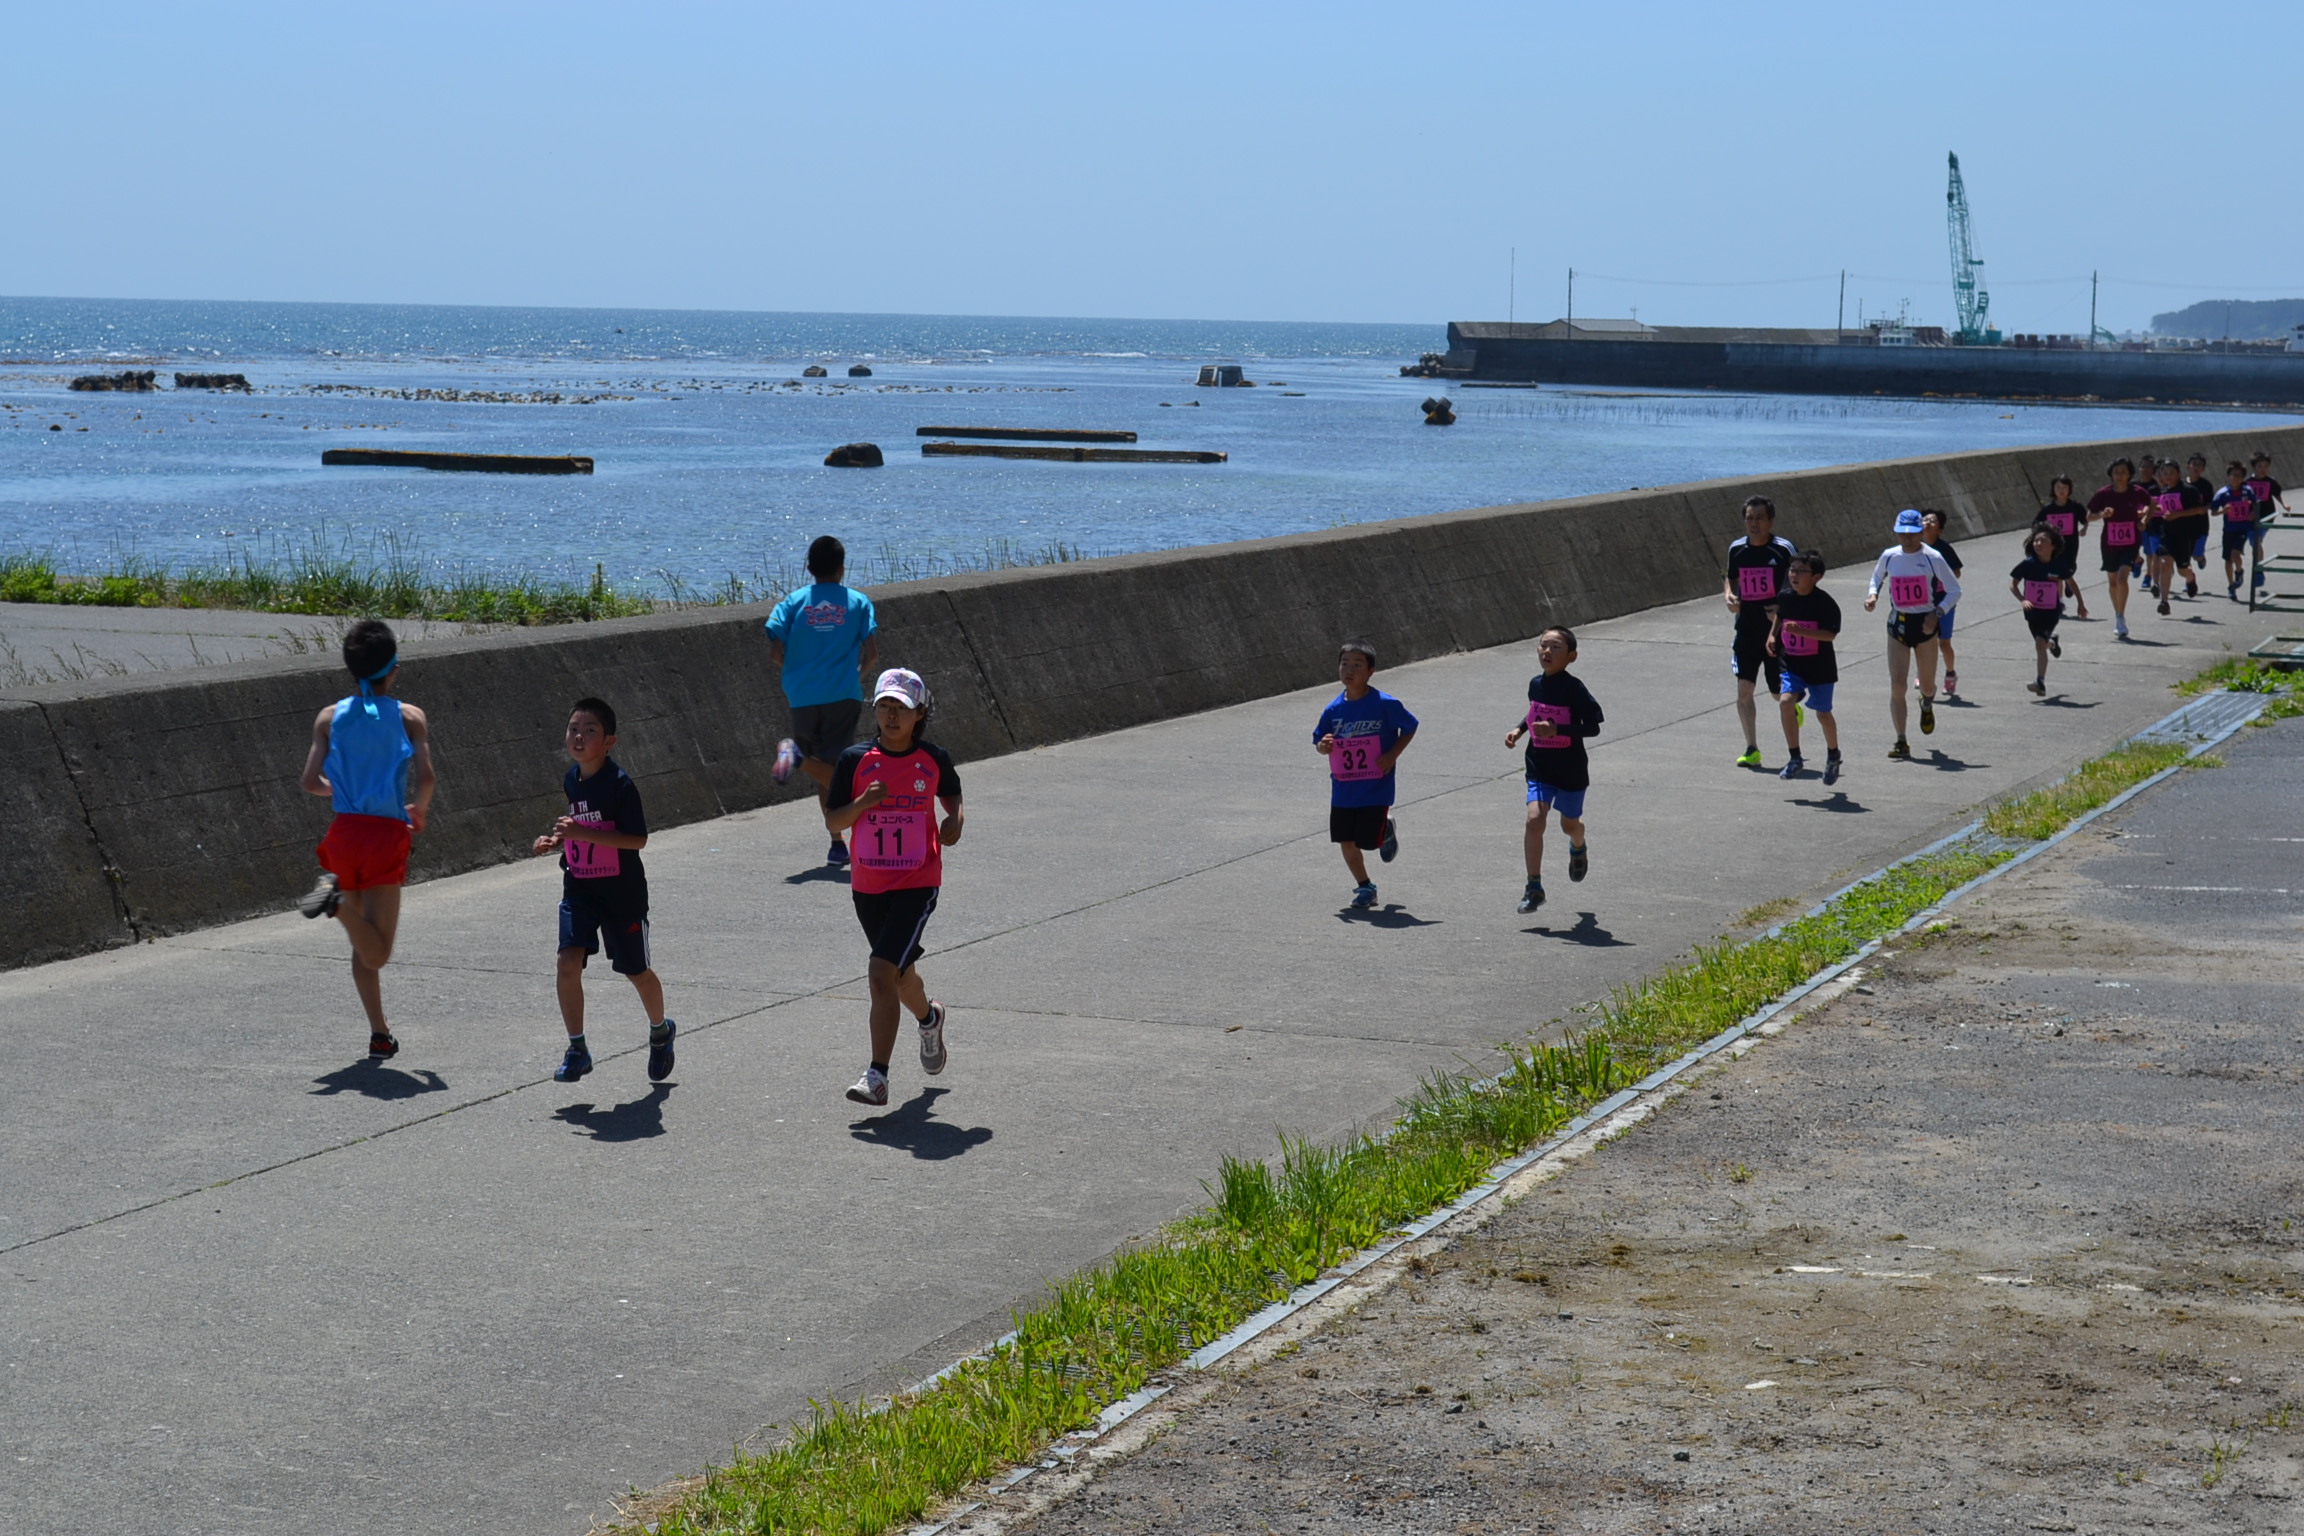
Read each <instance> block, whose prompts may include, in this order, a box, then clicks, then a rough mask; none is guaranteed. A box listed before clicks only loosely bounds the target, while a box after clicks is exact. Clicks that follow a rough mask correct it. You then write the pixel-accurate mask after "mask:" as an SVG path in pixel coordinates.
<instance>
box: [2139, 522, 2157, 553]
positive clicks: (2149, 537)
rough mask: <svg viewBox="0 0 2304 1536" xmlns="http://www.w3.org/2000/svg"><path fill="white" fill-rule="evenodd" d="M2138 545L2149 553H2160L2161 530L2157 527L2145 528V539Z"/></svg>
mask: <svg viewBox="0 0 2304 1536" xmlns="http://www.w3.org/2000/svg"><path fill="white" fill-rule="evenodd" d="M2136 547H2137V548H2138V549H2141V550H2143V551H2144V553H2146V554H2147V555H2157V554H2158V553H2160V530H2159V529H2157V528H2147V529H2146V530H2144V541H2143V542H2142V543H2141V544H2139V545H2137V546H2136Z"/></svg>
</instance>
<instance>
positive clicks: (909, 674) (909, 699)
mask: <svg viewBox="0 0 2304 1536" xmlns="http://www.w3.org/2000/svg"><path fill="white" fill-rule="evenodd" d="M882 699H894V700H895V701H896V702H897V703H899V704H902V705H904V706H905V707H906V708H908V709H926V708H927V707H928V685H927V684H926V683H924V682H922V681H920V674H919V673H917V672H913V671H909V670H907V669H906V668H903V667H890V668H889V669H888V670H887V671H885V672H883V673H881V674H880V681H879V682H878V683H876V684H875V685H873V689H872V702H873V703H875V704H877V703H879V702H880V701H881V700H882Z"/></svg>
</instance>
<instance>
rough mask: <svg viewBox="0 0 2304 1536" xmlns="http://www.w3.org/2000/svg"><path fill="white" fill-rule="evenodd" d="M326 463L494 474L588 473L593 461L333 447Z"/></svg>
mask: <svg viewBox="0 0 2304 1536" xmlns="http://www.w3.org/2000/svg"><path fill="white" fill-rule="evenodd" d="M320 462H321V463H323V464H355V465H365V466H368V467H371V468H377V469H452V470H469V471H477V472H480V473H484V474H495V475H588V474H590V473H592V461H591V459H589V458H587V457H585V456H584V455H582V454H573V453H566V454H527V453H425V452H420V451H411V450H405V449H397V448H331V449H329V450H328V451H327V452H325V453H323V454H321V455H320Z"/></svg>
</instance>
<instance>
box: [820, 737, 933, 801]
mask: <svg viewBox="0 0 2304 1536" xmlns="http://www.w3.org/2000/svg"><path fill="white" fill-rule="evenodd" d="M879 745H880V738H878V737H877V736H875V737H874V738H872V740H870V741H860V742H857V743H856V744H855V745H854V746H852V747H850V748H849V749H848V750H847V751H845V752H843V753H841V754H840V757H839V760H838V761H837V762H835V763H833V765H832V783H831V786H830V787H829V788H827V789H826V790H825V791H824V803H825V804H826V805H828V806H830V807H831V808H832V809H833V810H835V811H836V810H838V809H840V807H842V806H844V805H846V804H848V803H849V802H850V801H852V800H854V799H855V798H856V766H857V764H859V763H861V762H863V761H864V754H865V753H867V752H870V751H873V750H874V749H876V748H877V747H878V746H879ZM912 750H913V751H914V752H925V753H927V754H928V759H929V761H931V762H933V763H934V764H935V765H936V796H937V798H938V799H952V800H957V799H959V798H960V770H959V769H958V768H955V767H954V766H953V765H952V754H951V753H949V752H947V751H945V750H944V749H943V748H942V747H940V746H938V745H936V743H934V742H932V741H922V740H920V739H919V738H918V737H914V738H913V741H912ZM883 755H885V754H883Z"/></svg>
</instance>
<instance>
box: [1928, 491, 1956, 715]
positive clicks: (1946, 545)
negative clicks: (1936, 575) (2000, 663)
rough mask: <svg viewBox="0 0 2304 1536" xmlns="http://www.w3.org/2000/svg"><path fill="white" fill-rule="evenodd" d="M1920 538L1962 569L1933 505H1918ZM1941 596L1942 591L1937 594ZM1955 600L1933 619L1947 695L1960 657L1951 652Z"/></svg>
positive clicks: (1952, 691) (1953, 688)
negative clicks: (1934, 620)
mask: <svg viewBox="0 0 2304 1536" xmlns="http://www.w3.org/2000/svg"><path fill="white" fill-rule="evenodd" d="M1920 538H1921V540H1922V542H1924V543H1925V544H1927V546H1928V547H1929V548H1930V549H1932V550H1934V551H1936V553H1938V554H1940V555H1942V556H1943V557H1944V563H1945V564H1946V565H1948V566H1950V567H1952V574H1953V575H1955V576H1957V575H1959V574H1960V572H1961V571H1962V570H1963V569H1965V567H1964V566H1962V564H1961V562H1960V551H1958V550H1957V549H1954V548H1953V547H1952V541H1951V540H1950V539H1947V538H1946V537H1944V514H1943V513H1941V512H1939V511H1937V510H1936V509H1935V508H1934V507H1923V508H1921V509H1920ZM1938 595H1939V596H1941V595H1942V594H1938ZM1958 608H1959V604H1957V603H1946V604H1945V605H1944V609H1943V612H1942V613H1940V614H1939V615H1937V619H1936V649H1937V651H1938V653H1939V654H1941V655H1942V656H1943V658H1944V696H1945V697H1946V698H1950V697H1951V696H1952V695H1954V694H1956V693H1958V692H1959V691H1960V660H1959V658H1958V657H1956V656H1954V655H1953V654H1952V621H1953V620H1954V619H1956V618H1958V617H1959V613H1958Z"/></svg>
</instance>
